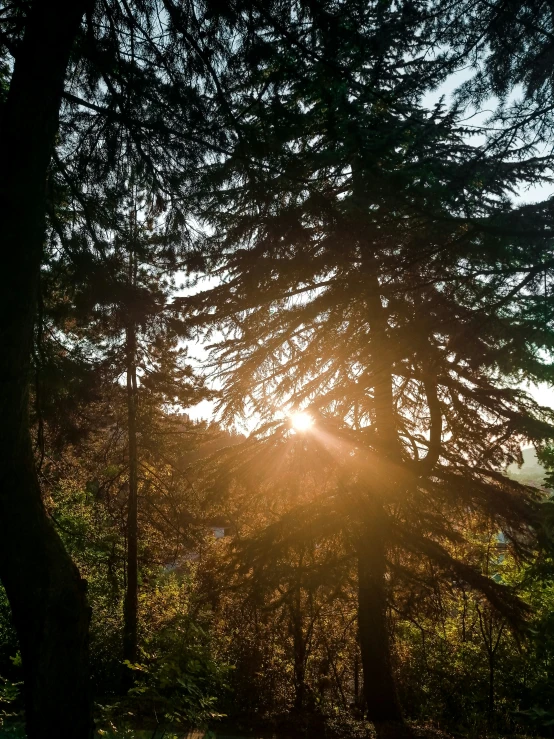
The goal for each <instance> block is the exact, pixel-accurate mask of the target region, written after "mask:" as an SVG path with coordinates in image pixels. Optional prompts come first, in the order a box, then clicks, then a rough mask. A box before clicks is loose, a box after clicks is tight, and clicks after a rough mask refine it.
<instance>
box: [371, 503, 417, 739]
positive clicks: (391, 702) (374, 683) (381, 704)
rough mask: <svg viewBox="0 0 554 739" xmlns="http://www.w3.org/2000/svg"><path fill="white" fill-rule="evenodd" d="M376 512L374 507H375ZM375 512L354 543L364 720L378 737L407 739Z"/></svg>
mask: <svg viewBox="0 0 554 739" xmlns="http://www.w3.org/2000/svg"><path fill="white" fill-rule="evenodd" d="M376 509H377V506H376ZM379 513H380V511H379V510H375V511H374V516H373V518H372V522H371V524H369V525H368V526H367V528H366V531H365V534H364V536H363V538H361V539H360V541H359V543H358V625H359V632H360V651H361V657H362V669H363V675H364V684H363V688H364V699H365V703H366V709H367V717H368V719H369V721H371V722H372V723H373V724H374V726H375V729H376V731H377V735H378V736H379V737H383V738H384V737H387V738H388V737H391V738H392V737H394V738H395V739H396V737H409V736H411V732H410V731H409V729H408V727H407V726H406V725H405V724H404V719H403V716H402V711H401V709H400V704H399V702H398V696H397V693H396V687H395V683H394V676H393V673H392V665H391V659H390V643H389V633H388V627H387V594H386V587H385V583H386V580H385V566H386V563H385V542H384V539H383V520H382V518H383V517H382V514H381V515H379Z"/></svg>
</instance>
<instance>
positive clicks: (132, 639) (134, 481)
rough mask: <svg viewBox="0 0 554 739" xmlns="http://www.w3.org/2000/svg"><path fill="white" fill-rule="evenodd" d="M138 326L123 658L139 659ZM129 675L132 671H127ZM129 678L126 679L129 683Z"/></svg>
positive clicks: (132, 368) (130, 365)
mask: <svg viewBox="0 0 554 739" xmlns="http://www.w3.org/2000/svg"><path fill="white" fill-rule="evenodd" d="M136 402H137V367H136V329H135V326H134V325H131V326H129V327H128V328H127V433H128V437H129V501H128V509H127V589H126V591H125V607H124V625H123V659H125V660H129V662H133V663H134V662H136V661H137V629H138V457H137V417H136V413H137V408H136ZM126 674H127V677H128V676H129V673H126ZM128 683H129V680H128V679H127V680H125V681H124V685H125V686H127V684H128Z"/></svg>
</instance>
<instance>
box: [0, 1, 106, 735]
mask: <svg viewBox="0 0 554 739" xmlns="http://www.w3.org/2000/svg"><path fill="white" fill-rule="evenodd" d="M89 5H90V2H87V1H86V0H65V1H64V0H49V2H46V1H45V0H41V2H38V0H35V2H33V3H32V4H31V6H30V9H29V11H28V15H27V21H26V27H25V33H24V37H23V40H22V42H21V44H20V45H19V47H18V50H17V59H16V61H15V65H14V71H13V76H12V80H11V83H10V89H9V92H8V97H7V100H6V102H5V104H4V105H3V108H2V120H1V124H0V133H1V136H0V171H1V173H2V176H1V178H0V223H1V224H2V232H1V234H2V235H1V239H2V250H3V264H4V282H3V285H2V290H1V291H0V346H1V348H2V351H1V352H0V448H1V449H2V464H1V465H0V578H1V580H2V583H3V585H4V587H5V589H6V593H7V596H8V599H9V601H10V605H11V608H12V614H13V621H14V625H15V628H16V630H17V634H18V637H19V643H20V648H21V655H22V660H23V673H24V698H25V708H26V721H27V735H28V737H30V739H33V738H34V737H46V736H52V737H53V736H55V737H57V738H58V739H64V738H65V737H72V738H79V739H80V738H81V737H91V736H92V731H93V724H92V717H91V716H92V714H91V702H90V697H89V690H88V623H89V609H88V607H87V604H86V597H85V584H86V583H85V582H84V581H83V580H81V578H80V576H79V573H78V571H77V569H76V567H75V566H74V564H73V563H72V561H71V559H70V557H69V556H68V554H67V552H66V551H65V549H64V547H63V544H62V542H61V540H60V539H59V537H58V535H57V533H56V531H55V529H54V527H53V526H52V523H51V521H50V519H49V517H48V515H47V513H46V511H45V508H44V506H43V503H42V499H41V493H40V486H39V482H38V478H37V474H36V470H35V466H34V460H33V451H32V445H31V437H30V433H29V421H28V403H29V381H30V356H31V348H32V342H33V328H34V320H35V313H36V306H37V296H38V286H39V277H40V265H41V259H42V249H43V242H44V214H45V206H46V188H45V183H46V173H47V169H48V164H49V161H50V157H51V155H52V150H53V146H54V141H55V137H56V133H57V129H58V112H59V107H60V103H61V97H62V92H63V84H64V78H65V73H66V69H67V65H68V60H69V55H70V52H71V48H72V45H73V41H74V39H75V37H76V34H77V32H78V29H79V24H80V21H81V17H82V15H83V13H84V12H85V10H86V8H87V6H89Z"/></svg>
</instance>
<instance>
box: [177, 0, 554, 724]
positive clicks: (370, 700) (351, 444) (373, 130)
mask: <svg viewBox="0 0 554 739" xmlns="http://www.w3.org/2000/svg"><path fill="white" fill-rule="evenodd" d="M272 13H273V14H272ZM425 20H426V19H425V17H424V16H418V14H417V12H416V11H414V7H413V4H411V3H410V4H406V6H401V7H396V6H395V8H384V7H383V6H382V4H369V5H367V4H365V3H364V4H357V3H349V4H345V5H341V6H340V7H335V6H333V5H331V4H326V3H318V4H313V3H306V4H305V5H304V4H302V5H296V4H295V5H294V6H292V5H291V6H288V5H287V4H286V3H280V4H278V5H276V6H274V7H272V8H271V11H270V10H265V9H263V10H262V9H261V8H256V10H255V13H254V19H253V20H252V27H253V29H254V30H253V31H252V43H251V45H250V46H246V47H245V50H244V54H245V58H247V59H252V58H254V59H255V67H254V72H253V73H252V75H251V77H249V78H248V79H247V81H246V82H245V86H244V92H243V95H244V97H243V98H242V99H241V98H240V95H239V94H238V93H237V100H238V102H237V108H238V107H239V103H240V104H242V109H243V110H246V111H248V113H247V114H245V116H244V121H243V126H242V129H241V134H242V141H241V147H246V148H248V149H251V150H252V151H253V152H255V154H258V153H260V154H261V153H262V152H263V155H262V156H263V158H264V160H263V162H262V166H261V167H257V166H256V163H254V164H253V165H252V166H251V167H249V168H245V167H244V166H243V163H242V160H241V159H240V154H239V152H237V156H236V157H235V158H231V159H229V160H226V161H225V162H223V163H222V164H216V165H214V166H213V167H212V169H211V171H210V172H209V173H208V175H207V177H206V181H205V186H204V188H205V191H206V193H207V195H206V197H205V199H204V201H203V203H202V211H201V215H202V217H203V218H204V220H205V222H207V223H209V224H210V226H211V228H212V229H213V236H211V237H208V238H206V245H205V253H206V255H207V257H208V260H209V264H210V266H211V269H212V270H216V271H217V274H218V275H219V277H220V280H221V282H220V284H219V285H218V286H217V287H215V288H213V289H212V290H209V291H206V292H204V293H201V294H200V295H197V296H195V297H193V298H190V299H185V300H183V307H184V309H185V310H188V311H196V312H197V314H198V316H199V317H198V322H199V324H204V325H206V324H208V325H209V326H210V327H214V326H215V327H217V328H219V329H220V330H221V331H222V332H223V338H222V340H221V341H219V342H217V343H216V347H215V349H214V350H213V366H214V368H215V369H214V376H215V377H216V378H217V379H218V381H219V382H220V383H222V385H223V393H222V398H223V400H222V402H221V403H220V408H221V410H222V412H223V414H224V415H223V417H224V418H226V419H229V420H230V419H232V418H234V417H236V416H240V415H241V414H245V413H249V412H250V413H254V414H258V416H259V417H260V419H261V420H262V421H266V422H268V423H269V424H270V425H269V426H266V427H265V433H269V431H270V429H271V428H272V426H271V424H275V421H274V418H275V413H276V411H279V412H281V413H287V412H289V411H291V410H294V409H295V408H306V407H307V408H309V409H310V411H311V413H312V414H313V417H314V419H315V424H314V429H313V431H312V432H310V433H311V434H312V435H313V437H314V439H317V436H318V435H320V441H321V437H324V438H325V437H326V438H327V439H329V438H331V439H335V442H336V444H342V445H346V447H347V449H348V450H349V454H348V455H347V461H346V462H345V463H344V465H343V466H342V475H341V476H339V477H337V482H336V485H335V486H334V487H333V488H332V492H328V491H326V492H325V493H324V494H322V496H321V499H320V501H319V502H318V504H317V505H314V506H312V507H311V508H308V509H304V508H302V509H299V510H298V511H296V515H291V516H289V517H288V518H287V519H286V527H287V528H286V529H284V530H283V539H282V542H281V545H282V546H285V545H286V542H288V541H289V540H290V538H291V537H292V536H293V532H296V535H297V536H300V533H301V531H303V530H307V531H308V532H309V535H313V533H314V526H316V524H317V525H318V526H319V528H320V529H321V530H325V531H329V530H331V531H332V532H333V533H334V534H336V533H337V532H338V531H342V532H343V533H344V535H346V536H347V540H348V541H349V546H350V547H351V550H352V551H353V552H354V553H355V555H356V557H357V561H358V608H359V617H358V618H359V628H360V645H361V654H362V663H363V668H364V690H365V699H366V704H367V708H368V716H369V718H370V720H372V721H373V722H374V723H375V725H376V727H377V729H378V733H379V734H380V735H381V736H392V735H396V736H403V735H405V734H406V733H409V732H408V730H407V728H406V727H405V726H404V724H403V719H402V713H401V710H400V707H399V704H398V699H397V696H396V690H395V686H394V680H393V676H392V671H391V660H390V653H389V645H388V642H389V639H388V628H387V622H386V610H387V603H388V597H389V596H388V586H387V582H388V579H387V578H388V568H389V567H390V556H391V552H392V551H393V550H395V549H401V550H403V551H404V552H406V554H407V556H408V555H409V556H418V557H424V558H430V559H432V560H433V561H434V562H435V564H436V566H437V569H438V570H439V571H441V572H442V573H443V576H447V577H448V576H452V575H454V574H455V576H456V577H457V578H459V579H461V580H466V581H467V582H469V583H470V584H471V585H472V586H473V587H475V588H479V589H481V590H482V591H483V592H485V593H486V595H487V597H488V598H489V599H490V601H491V602H492V603H493V604H494V605H495V606H496V607H497V608H499V609H501V610H502V611H503V612H504V613H505V614H506V615H507V616H508V617H509V618H510V619H511V621H512V623H517V622H518V620H519V618H520V617H521V607H520V605H518V602H517V600H516V599H514V598H513V597H511V594H510V593H509V591H508V590H506V589H503V588H501V587H498V586H497V585H496V584H495V583H494V582H493V581H491V580H490V579H488V578H486V577H485V576H483V575H482V574H481V573H479V572H478V571H476V570H475V569H474V568H472V567H470V566H467V565H465V564H464V563H463V562H461V561H459V560H457V559H456V557H454V556H452V555H451V553H450V551H449V546H448V542H453V541H457V540H459V539H460V538H462V537H463V533H462V531H463V526H462V522H463V520H464V519H465V515H464V511H467V510H472V511H473V510H479V511H482V512H483V514H484V515H486V516H492V517H493V518H494V520H495V521H496V524H497V526H498V527H499V529H501V530H502V531H503V532H504V534H505V536H506V537H507V539H508V540H509V541H510V542H511V543H512V544H513V545H514V547H515V548H516V549H518V550H519V551H520V552H524V551H525V550H527V551H529V549H530V548H531V547H532V543H531V536H530V526H531V523H532V521H533V516H534V510H535V503H536V499H537V497H536V493H535V492H534V491H532V490H530V489H529V488H525V487H523V486H519V485H517V484H515V483H513V482H512V481H509V480H507V479H505V478H504V477H503V475H502V469H503V466H504V465H505V464H506V463H507V462H509V461H511V460H513V459H519V458H520V451H519V444H520V441H521V440H522V439H527V440H531V441H533V442H535V443H537V444H540V443H541V442H542V440H543V439H544V438H546V437H548V436H550V435H551V434H552V426H551V422H552V414H551V413H550V412H549V411H548V410H546V409H541V408H540V407H539V406H538V405H537V404H536V403H534V402H533V401H532V399H531V398H530V397H529V396H528V395H527V394H526V393H525V392H524V391H522V390H520V389H518V388H517V386H516V383H517V382H518V381H521V380H522V379H533V380H544V379H546V378H548V377H549V374H550V368H549V365H548V363H547V362H544V361H543V360H541V354H540V352H541V350H547V351H549V350H550V348H551V346H552V334H551V332H550V330H549V327H548V326H545V325H544V324H542V325H541V324H538V323H537V321H536V320H535V319H536V315H537V313H538V311H539V310H540V306H541V305H542V304H541V296H540V290H541V284H542V282H541V278H542V273H541V269H540V268H537V264H538V263H540V262H541V260H542V259H543V257H544V254H545V249H546V244H547V237H545V236H544V235H543V234H542V233H541V229H540V228H537V227H536V224H535V223H534V222H533V221H531V222H530V220H529V217H528V212H527V211H526V210H525V208H520V209H518V208H516V207H513V206H512V205H511V203H510V199H509V196H510V193H511V192H512V191H513V190H514V189H515V188H517V187H518V186H519V185H520V184H521V183H525V182H539V181H541V178H542V177H544V176H545V173H547V169H548V166H549V159H548V157H545V158H544V159H541V158H540V157H532V156H530V153H529V150H528V149H523V150H519V151H517V150H508V151H504V152H503V153H502V156H501V155H500V154H499V153H498V151H496V150H493V151H492V152H490V153H489V152H488V151H487V150H486V148H480V147H479V146H478V144H472V142H471V141H470V140H469V137H470V131H469V130H468V129H466V128H464V127H463V126H462V125H461V124H460V123H459V122H458V120H457V113H456V111H453V112H451V113H448V112H445V111H444V110H443V108H442V107H441V105H438V106H436V107H435V108H433V109H431V110H425V109H424V108H423V107H421V105H420V103H419V100H420V99H421V96H422V95H423V93H424V92H425V91H426V90H427V89H428V88H429V87H431V86H433V85H434V84H436V83H437V82H438V81H440V79H442V76H443V74H444V69H445V67H444V63H443V60H442V59H440V58H439V59H437V61H436V65H434V64H433V63H431V62H428V61H427V60H426V57H425V54H424V46H425V42H426V39H425V37H423V36H422V34H421V33H420V31H421V29H422V28H423V27H424V26H423V23H424V21H425ZM248 38H250V37H248ZM262 39H263V41H262ZM245 79H246V72H245ZM252 90H255V92H252ZM214 179H215V181H217V182H219V183H223V185H224V186H223V187H221V188H220V189H219V190H214V188H213V186H212V183H213V181H214ZM214 192H215V194H214ZM548 218H549V217H548V215H543V223H544V224H545V226H548V224H549V221H548ZM519 270H521V272H522V273H523V275H524V277H523V278H518V277H517V275H518V274H519ZM207 315H208V318H206V316H207ZM273 427H275V426H273ZM277 429H279V425H277ZM286 430H287V426H286V424H285V426H282V425H281V428H280V432H279V433H286ZM262 437H263V434H262ZM259 443H261V441H260V442H259ZM267 443H269V442H267ZM349 455H351V459H350V460H348V456H349ZM268 474H269V473H268ZM295 520H296V524H295V523H293V522H294V521H295ZM306 535H308V534H306ZM267 542H269V543H270V544H275V542H274V539H273V538H272V537H268V540H267ZM405 574H406V577H408V574H407V572H406V573H405Z"/></svg>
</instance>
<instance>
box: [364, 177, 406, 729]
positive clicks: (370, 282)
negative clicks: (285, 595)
mask: <svg viewBox="0 0 554 739" xmlns="http://www.w3.org/2000/svg"><path fill="white" fill-rule="evenodd" d="M353 183H354V194H355V196H356V198H357V199H358V204H359V206H360V208H361V212H360V213H359V219H358V223H357V225H355V226H354V229H356V228H360V227H361V229H362V232H361V233H358V239H357V240H358V243H359V244H360V249H361V258H362V265H363V268H362V272H361V274H362V279H363V280H364V291H365V295H366V306H367V316H368V323H369V327H370V335H369V339H370V352H371V358H372V363H373V372H372V385H373V408H374V426H375V446H376V448H377V449H378V450H379V452H380V455H381V459H382V465H383V471H384V472H383V473H382V474H381V479H382V484H384V485H386V486H387V490H382V489H381V490H377V489H371V490H367V497H366V512H365V516H364V520H363V521H362V522H361V526H360V530H361V534H360V538H359V542H358V551H357V555H358V626H359V634H360V651H361V658H362V669H363V677H364V699H365V703H366V708H367V717H368V719H369V721H371V722H372V723H373V724H374V726H375V729H376V731H377V736H378V737H379V738H380V739H403V738H404V737H410V736H412V732H411V731H410V729H409V727H408V726H407V725H406V724H405V722H404V718H403V716H402V711H401V708H400V703H399V701H398V695H397V692H396V685H395V681H394V675H393V671H392V664H391V657H390V642H389V634H388V627H387V595H388V594H387V580H386V553H387V547H388V541H387V516H386V511H385V507H384V503H383V501H384V500H385V499H391V500H392V499H393V498H394V494H395V492H397V491H396V490H395V481H394V477H395V472H396V469H397V467H398V468H399V467H400V466H401V465H402V452H401V447H400V442H399V439H398V434H397V428H396V415H395V407H394V395H393V368H394V364H393V356H392V352H391V346H390V341H389V338H388V321H387V314H386V310H385V308H384V307H383V303H382V298H381V286H380V283H379V278H378V271H377V265H376V260H375V246H374V244H373V242H371V241H370V240H368V239H367V236H366V235H364V233H363V228H364V225H363V224H364V219H363V208H364V197H363V184H362V183H361V181H360V170H359V166H358V164H357V163H355V165H354V169H353ZM368 228H369V226H368Z"/></svg>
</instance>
